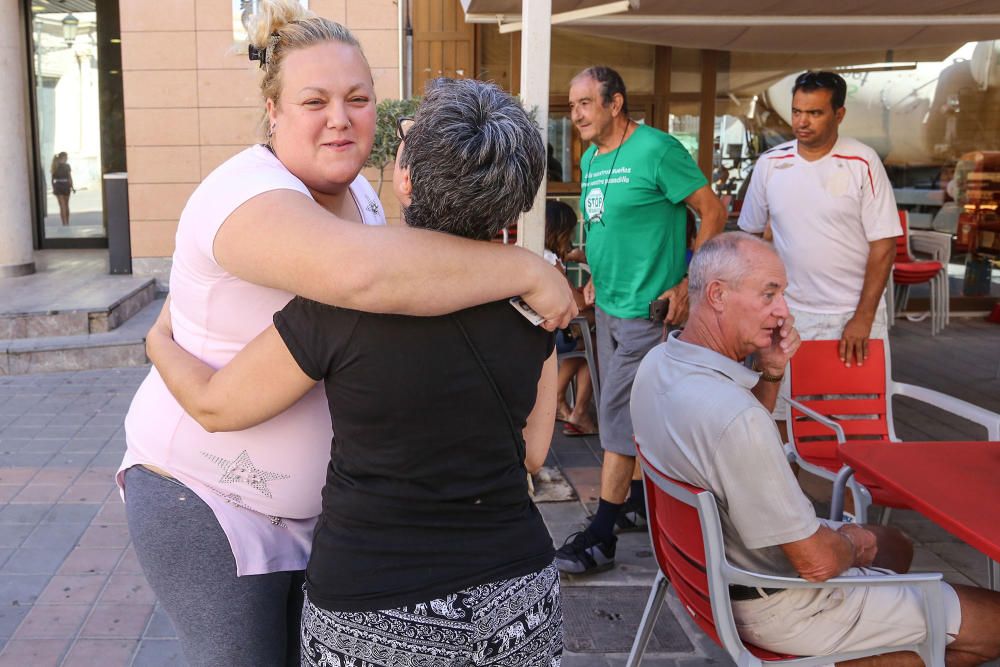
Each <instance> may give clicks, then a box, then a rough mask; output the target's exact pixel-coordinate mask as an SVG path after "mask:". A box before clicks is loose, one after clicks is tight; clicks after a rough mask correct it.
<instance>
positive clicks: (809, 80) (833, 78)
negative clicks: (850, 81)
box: [795, 72, 841, 88]
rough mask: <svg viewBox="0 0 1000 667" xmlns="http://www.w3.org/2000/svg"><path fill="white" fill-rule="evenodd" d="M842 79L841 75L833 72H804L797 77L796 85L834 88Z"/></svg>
mask: <svg viewBox="0 0 1000 667" xmlns="http://www.w3.org/2000/svg"><path fill="white" fill-rule="evenodd" d="M840 79H841V77H840V75H838V74H834V73H833V72H804V73H802V74H800V75H799V76H798V78H796V79H795V85H796V86H821V87H824V88H832V87H834V86H836V85H837V83H838V81H840Z"/></svg>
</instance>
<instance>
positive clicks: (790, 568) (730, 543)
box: [632, 232, 1000, 666]
mask: <svg viewBox="0 0 1000 667" xmlns="http://www.w3.org/2000/svg"><path fill="white" fill-rule="evenodd" d="M689 281H690V293H691V313H690V318H689V320H688V324H687V327H686V328H685V329H684V331H683V332H681V333H679V335H678V332H674V333H672V334H671V335H670V337H669V338H668V339H667V341H666V342H665V343H662V344H661V345H659V346H657V347H655V348H653V350H652V351H651V352H650V353H649V354H648V355H647V356H646V358H645V359H644V360H643V362H642V364H641V365H640V367H639V371H638V374H637V375H636V379H635V385H634V387H633V390H632V420H633V422H634V425H635V436H636V440H637V441H638V442H639V444H640V446H641V447H642V450H643V453H644V454H645V455H646V456H647V458H648V459H649V460H650V462H651V463H653V464H654V465H655V466H656V467H658V468H660V469H661V470H663V471H664V472H665V473H666V474H667V475H669V476H671V477H674V478H676V479H679V480H682V481H685V482H688V483H690V484H694V485H696V486H699V487H701V488H704V489H708V490H709V491H711V492H712V493H713V494H715V496H716V498H717V499H718V502H719V511H720V515H721V519H722V529H723V534H724V537H725V543H726V556H727V557H728V558H729V560H730V561H731V562H732V563H733V564H735V565H737V566H739V567H743V568H746V569H749V570H754V571H758V572H763V573H768V574H775V575H782V576H801V577H803V578H805V579H807V580H809V581H825V580H826V579H829V578H831V577H835V576H838V575H873V576H874V575H878V574H880V573H884V572H885V571H886V570H893V571H896V572H905V571H906V570H907V569H908V568H909V565H910V560H911V558H912V553H913V552H912V547H911V546H910V544H909V542H908V541H907V540H906V539H905V538H904V537H903V536H902V534H901V533H899V532H898V531H896V530H893V529H889V528H882V527H875V526H858V525H853V524H838V523H835V522H828V521H823V520H821V519H818V518H817V517H816V513H815V511H814V509H813V507H812V505H811V504H810V502H809V500H808V499H807V498H806V497H805V495H804V494H803V493H802V491H801V490H800V489H799V487H798V484H797V483H796V481H795V477H794V476H793V475H792V472H791V470H790V468H789V466H788V463H787V462H786V460H785V456H784V453H783V451H782V448H781V440H780V438H779V436H778V431H777V429H776V428H775V425H774V422H773V421H772V420H771V418H770V411H771V410H772V409H773V407H774V403H775V400H776V397H777V394H778V387H779V385H780V381H781V375H782V373H783V372H784V368H785V363H786V361H787V360H788V359H789V358H790V357H791V356H792V355H793V354H794V353H795V350H796V349H797V348H798V345H799V339H798V334H797V333H796V332H795V330H794V328H793V327H792V321H791V320H792V318H791V317H790V316H789V314H788V308H787V306H786V305H785V299H784V289H785V285H786V279H785V270H784V267H783V266H782V264H781V261H780V260H779V259H778V256H777V255H776V254H775V252H774V250H773V249H772V248H771V246H770V245H768V244H767V243H764V242H763V241H760V240H758V239H756V238H753V237H751V236H749V235H747V234H743V233H741V232H733V233H729V234H723V235H721V236H718V237H716V238H714V239H712V240H710V241H708V242H707V243H705V245H703V246H702V247H701V250H699V252H698V253H697V254H696V255H695V257H694V260H693V261H692V262H691V267H690V273H689ZM747 357H752V358H753V360H754V368H756V369H759V370H758V371H756V372H755V371H752V370H750V369H749V368H747V367H746V366H744V365H743V364H742V363H741V362H742V361H743V360H744V359H746V358H747ZM942 587H943V588H944V591H943V598H944V604H945V617H946V625H947V632H948V635H949V637H948V641H949V645H948V649H947V663H948V665H978V664H982V663H983V662H985V661H987V660H991V659H993V658H996V657H997V656H998V655H1000V594H997V593H994V592H991V591H984V590H981V589H977V588H971V587H964V586H957V585H956V586H949V585H947V584H942ZM731 593H732V599H733V614H734V616H735V618H736V623H737V629H738V631H739V633H740V636H741V637H743V638H744V639H745V640H746V641H748V642H750V643H752V644H756V645H757V646H761V647H763V648H766V649H770V650H772V651H778V652H784V653H790V654H795V655H828V654H831V653H835V652H841V651H849V650H863V649H866V648H872V647H880V646H894V645H905V644H909V643H912V642H917V641H920V640H921V639H922V638H923V637H924V635H925V633H926V627H925V621H924V615H923V611H922V597H921V595H920V593H919V592H918V591H917V590H915V589H913V588H911V587H907V586H899V587H885V588H868V589H866V588H844V589H840V588H832V589H789V590H767V589H756V588H744V587H739V586H734V587H732V590H731ZM851 664H852V665H854V664H857V665H880V666H881V665H921V664H922V662H921V660H920V658H919V657H918V656H917V655H916V654H914V653H903V652H897V653H892V654H888V655H882V656H877V657H872V658H865V659H862V660H858V661H852V662H851Z"/></svg>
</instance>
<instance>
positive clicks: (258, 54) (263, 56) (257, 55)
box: [247, 44, 267, 69]
mask: <svg viewBox="0 0 1000 667" xmlns="http://www.w3.org/2000/svg"><path fill="white" fill-rule="evenodd" d="M247 55H248V56H249V57H250V60H259V61H260V68H261V69H264V66H265V65H267V47H266V46H265V47H264V48H262V49H258V48H257V47H256V46H254V45H253V44H251V45H250V48H249V49H248V52H247Z"/></svg>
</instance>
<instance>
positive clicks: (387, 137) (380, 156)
mask: <svg viewBox="0 0 1000 667" xmlns="http://www.w3.org/2000/svg"><path fill="white" fill-rule="evenodd" d="M418 106H420V98H419V97H414V98H411V99H408V100H382V101H381V102H379V103H378V107H377V114H378V115H377V120H376V122H375V143H374V144H372V153H371V155H370V156H368V161H367V162H365V166H366V167H374V168H375V169H378V171H379V177H378V188H377V189H378V193H379V195H380V196H381V194H382V181H383V177H382V170H383V169H385V167H386V166H388V165H389V164H390V163H391V162H392V161H393V160H395V159H396V150H397V149H398V148H399V137H398V136H397V135H396V120H397V119H398V118H400V117H402V116H412V115H413V114H415V113H416V112H417V107H418Z"/></svg>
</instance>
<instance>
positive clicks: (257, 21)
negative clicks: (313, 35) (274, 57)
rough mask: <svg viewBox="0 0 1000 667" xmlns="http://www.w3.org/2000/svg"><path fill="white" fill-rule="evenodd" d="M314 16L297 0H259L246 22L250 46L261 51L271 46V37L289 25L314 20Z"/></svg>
mask: <svg viewBox="0 0 1000 667" xmlns="http://www.w3.org/2000/svg"><path fill="white" fill-rule="evenodd" d="M315 16H316V14H314V13H313V12H311V11H309V10H308V9H305V8H304V7H303V6H302V5H301V4H299V2H298V0H261V1H260V4H259V5H258V6H257V12H256V13H254V14H253V15H251V16H250V20H249V21H248V22H247V37H248V39H249V41H250V44H252V45H253V46H255V47H257V48H258V49H263V48H266V47H268V46H270V45H271V36H272V35H275V34H277V33H279V32H280V31H281V29H282V28H284V27H285V26H286V25H288V24H289V23H294V22H295V21H302V20H304V19H309V18H314V17H315Z"/></svg>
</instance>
